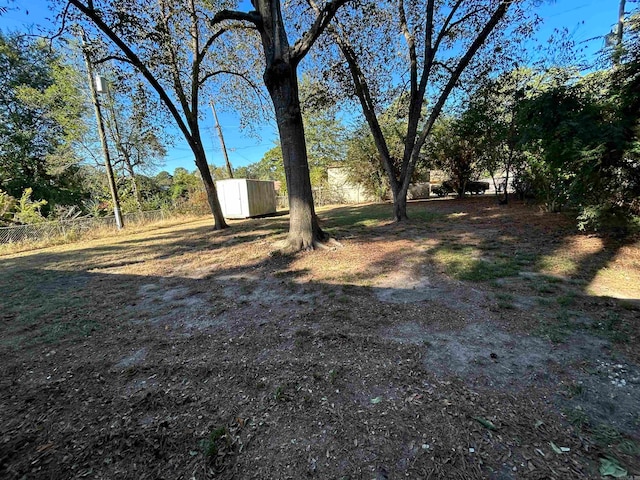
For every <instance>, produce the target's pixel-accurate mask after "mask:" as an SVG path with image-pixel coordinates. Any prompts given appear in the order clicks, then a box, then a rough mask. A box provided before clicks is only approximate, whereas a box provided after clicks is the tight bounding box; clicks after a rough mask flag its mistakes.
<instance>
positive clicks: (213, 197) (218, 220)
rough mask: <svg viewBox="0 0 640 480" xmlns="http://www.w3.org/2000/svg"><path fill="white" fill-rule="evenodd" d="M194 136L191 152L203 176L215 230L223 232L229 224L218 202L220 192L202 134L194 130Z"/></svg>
mask: <svg viewBox="0 0 640 480" xmlns="http://www.w3.org/2000/svg"><path fill="white" fill-rule="evenodd" d="M192 131H193V135H192V137H191V142H190V143H191V150H192V151H193V154H194V156H195V163H196V167H198V171H199V172H200V175H201V176H202V183H203V184H204V189H205V192H206V193H207V202H208V203H209V208H210V209H211V213H212V214H213V220H214V225H213V228H214V230H222V229H223V228H227V227H228V225H227V222H225V220H224V215H223V214H222V208H221V207H220V202H219V200H218V192H217V190H216V184H215V183H214V181H213V177H212V176H211V171H210V170H209V164H208V163H207V155H206V153H205V151H204V147H203V146H202V141H201V140H200V133H199V130H198V129H197V128H195V129H192Z"/></svg>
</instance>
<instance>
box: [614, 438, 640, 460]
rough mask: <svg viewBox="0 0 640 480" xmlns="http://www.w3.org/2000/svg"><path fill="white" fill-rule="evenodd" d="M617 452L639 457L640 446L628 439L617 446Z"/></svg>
mask: <svg viewBox="0 0 640 480" xmlns="http://www.w3.org/2000/svg"><path fill="white" fill-rule="evenodd" d="M617 448H618V450H619V451H620V452H621V453H624V454H625V455H631V456H638V455H640V445H638V444H637V443H636V442H634V441H633V440H631V439H629V438H625V439H623V440H622V441H621V442H620V443H619V444H618V446H617Z"/></svg>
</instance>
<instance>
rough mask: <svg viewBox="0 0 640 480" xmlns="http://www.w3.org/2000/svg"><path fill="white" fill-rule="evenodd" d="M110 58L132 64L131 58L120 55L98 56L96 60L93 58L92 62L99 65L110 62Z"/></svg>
mask: <svg viewBox="0 0 640 480" xmlns="http://www.w3.org/2000/svg"><path fill="white" fill-rule="evenodd" d="M111 60H116V61H118V62H123V63H128V64H130V65H133V63H132V62H131V60H129V59H128V58H127V57H121V56H120V55H108V56H106V57H102V58H98V59H97V60H96V59H93V60H92V62H93V63H94V65H100V64H102V63H106V62H110V61H111Z"/></svg>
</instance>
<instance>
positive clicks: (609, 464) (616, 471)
mask: <svg viewBox="0 0 640 480" xmlns="http://www.w3.org/2000/svg"><path fill="white" fill-rule="evenodd" d="M600 475H602V476H603V477H607V476H609V477H614V478H624V477H626V476H627V471H626V470H625V469H624V468H622V467H621V466H620V464H619V463H618V461H617V460H616V459H615V458H601V459H600Z"/></svg>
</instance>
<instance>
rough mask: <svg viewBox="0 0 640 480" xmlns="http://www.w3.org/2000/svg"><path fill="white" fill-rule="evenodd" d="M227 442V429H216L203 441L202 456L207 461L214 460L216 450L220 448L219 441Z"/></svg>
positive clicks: (216, 453)
mask: <svg viewBox="0 0 640 480" xmlns="http://www.w3.org/2000/svg"><path fill="white" fill-rule="evenodd" d="M225 439H226V441H227V443H228V441H229V437H228V432H227V427H218V428H216V429H215V430H214V431H213V432H211V434H210V435H209V438H208V439H206V440H204V442H203V447H204V454H205V456H206V457H207V458H208V459H215V458H216V456H217V455H218V449H219V448H220V446H221V445H220V443H221V441H223V440H225Z"/></svg>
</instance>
